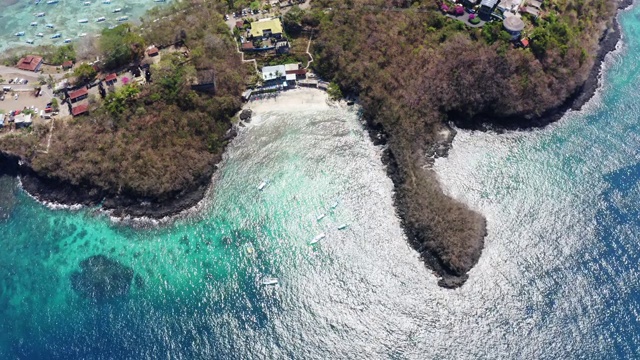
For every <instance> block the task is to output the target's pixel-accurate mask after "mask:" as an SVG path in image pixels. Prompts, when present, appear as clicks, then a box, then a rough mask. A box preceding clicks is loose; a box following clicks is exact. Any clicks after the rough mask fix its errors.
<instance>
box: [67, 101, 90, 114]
mask: <svg viewBox="0 0 640 360" xmlns="http://www.w3.org/2000/svg"><path fill="white" fill-rule="evenodd" d="M87 111H89V105H87V104H82V105H78V106H76V107H74V108H72V109H71V115H73V116H78V115H81V114H84V113H86V112H87Z"/></svg>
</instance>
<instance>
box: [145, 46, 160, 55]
mask: <svg viewBox="0 0 640 360" xmlns="http://www.w3.org/2000/svg"><path fill="white" fill-rule="evenodd" d="M147 55H149V56H156V55H158V48H157V47H155V46H152V47H150V48H149V50H147Z"/></svg>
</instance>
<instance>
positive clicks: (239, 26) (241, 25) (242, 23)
mask: <svg viewBox="0 0 640 360" xmlns="http://www.w3.org/2000/svg"><path fill="white" fill-rule="evenodd" d="M243 26H244V21H242V20H238V21H236V27H237V28H238V29H242V27H243Z"/></svg>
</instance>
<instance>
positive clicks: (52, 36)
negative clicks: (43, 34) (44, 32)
mask: <svg viewBox="0 0 640 360" xmlns="http://www.w3.org/2000/svg"><path fill="white" fill-rule="evenodd" d="M61 36H62V35H61V34H53V35H51V38H52V39H57V38H59V37H61Z"/></svg>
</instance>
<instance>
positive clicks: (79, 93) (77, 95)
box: [69, 88, 89, 103]
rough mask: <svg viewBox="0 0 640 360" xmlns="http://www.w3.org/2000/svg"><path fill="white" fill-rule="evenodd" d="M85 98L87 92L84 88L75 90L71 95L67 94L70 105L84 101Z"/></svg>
mask: <svg viewBox="0 0 640 360" xmlns="http://www.w3.org/2000/svg"><path fill="white" fill-rule="evenodd" d="M87 96H89V92H88V91H87V89H86V88H82V89H80V90H76V91H74V92H72V93H71V94H69V99H70V100H71V102H72V103H74V102H76V101H80V100H82V99H86V98H87Z"/></svg>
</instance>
